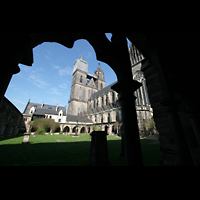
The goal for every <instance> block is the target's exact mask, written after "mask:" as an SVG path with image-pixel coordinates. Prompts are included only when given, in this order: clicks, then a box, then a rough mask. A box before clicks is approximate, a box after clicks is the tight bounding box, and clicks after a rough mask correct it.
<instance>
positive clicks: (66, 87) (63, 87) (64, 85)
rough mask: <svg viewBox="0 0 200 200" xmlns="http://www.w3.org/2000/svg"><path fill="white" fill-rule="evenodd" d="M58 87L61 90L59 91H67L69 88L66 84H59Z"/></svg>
mask: <svg viewBox="0 0 200 200" xmlns="http://www.w3.org/2000/svg"><path fill="white" fill-rule="evenodd" d="M58 87H59V88H61V89H68V88H69V87H68V85H67V84H66V83H64V84H60V85H59V86H58Z"/></svg>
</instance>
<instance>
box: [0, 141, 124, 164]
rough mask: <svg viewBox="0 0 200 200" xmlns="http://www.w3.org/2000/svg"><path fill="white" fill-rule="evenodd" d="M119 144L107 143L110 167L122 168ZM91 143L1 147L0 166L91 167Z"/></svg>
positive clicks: (116, 142)
mask: <svg viewBox="0 0 200 200" xmlns="http://www.w3.org/2000/svg"><path fill="white" fill-rule="evenodd" d="M119 145H120V142H119V141H108V148H109V160H110V162H111V166H124V159H123V158H121V157H120V153H121V151H120V147H119ZM90 146H91V142H73V143H72V142H70V143H67V142H66V143H41V144H31V143H30V144H23V145H21V144H16V145H1V146H0V152H3V153H1V154H0V166H91V164H90V162H89V159H90Z"/></svg>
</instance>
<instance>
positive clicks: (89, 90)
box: [88, 90, 90, 99]
mask: <svg viewBox="0 0 200 200" xmlns="http://www.w3.org/2000/svg"><path fill="white" fill-rule="evenodd" d="M89 98H90V90H89V91H88V99H89Z"/></svg>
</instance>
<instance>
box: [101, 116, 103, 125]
mask: <svg viewBox="0 0 200 200" xmlns="http://www.w3.org/2000/svg"><path fill="white" fill-rule="evenodd" d="M101 123H103V115H102V116H101Z"/></svg>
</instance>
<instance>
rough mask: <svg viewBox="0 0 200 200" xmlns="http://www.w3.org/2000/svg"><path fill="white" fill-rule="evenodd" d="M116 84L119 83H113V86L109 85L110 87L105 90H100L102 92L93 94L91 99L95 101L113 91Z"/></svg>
mask: <svg viewBox="0 0 200 200" xmlns="http://www.w3.org/2000/svg"><path fill="white" fill-rule="evenodd" d="M116 83H117V82H114V83H112V84H111V85H109V86H107V87H105V88H103V89H102V90H100V91H98V92H96V93H94V94H92V96H91V99H95V98H96V97H98V96H101V95H103V94H105V93H107V92H109V91H110V90H112V88H111V87H112V86H113V85H115V84H116Z"/></svg>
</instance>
